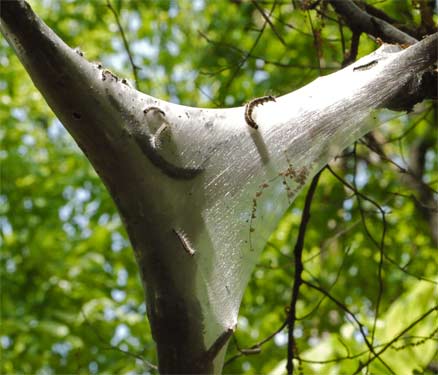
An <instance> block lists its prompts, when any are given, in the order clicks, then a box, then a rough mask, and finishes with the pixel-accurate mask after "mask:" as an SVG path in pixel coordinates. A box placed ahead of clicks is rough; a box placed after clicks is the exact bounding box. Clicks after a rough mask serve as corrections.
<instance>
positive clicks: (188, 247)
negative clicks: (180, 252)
mask: <svg viewBox="0 0 438 375" xmlns="http://www.w3.org/2000/svg"><path fill="white" fill-rule="evenodd" d="M172 230H173V233H175V234H176V236H177V237H178V239H179V241H180V242H181V245H182V246H183V248H184V251H185V252H186V253H187V254H189V255H190V256H193V255H195V252H196V251H195V249H194V248H193V246H192V244H191V243H190V241H189V239H188V237H187V234H186V233H184V232H183V231H182V230H180V229H172Z"/></svg>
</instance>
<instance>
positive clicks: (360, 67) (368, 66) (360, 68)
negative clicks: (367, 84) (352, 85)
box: [353, 60, 378, 72]
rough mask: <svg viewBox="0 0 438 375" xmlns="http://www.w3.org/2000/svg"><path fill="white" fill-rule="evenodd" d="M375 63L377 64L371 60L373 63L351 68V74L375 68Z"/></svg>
mask: <svg viewBox="0 0 438 375" xmlns="http://www.w3.org/2000/svg"><path fill="white" fill-rule="evenodd" d="M377 63H378V61H377V60H373V61H371V62H369V63H367V64H364V65H359V66H356V67H354V68H353V72H355V71H356V70H368V69H371V68H372V67H373V66H376V65H377Z"/></svg>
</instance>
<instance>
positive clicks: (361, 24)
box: [330, 0, 417, 45]
mask: <svg viewBox="0 0 438 375" xmlns="http://www.w3.org/2000/svg"><path fill="white" fill-rule="evenodd" d="M330 3H331V4H332V6H333V8H334V9H335V11H336V13H338V14H340V15H341V16H342V17H343V18H344V19H345V21H346V22H347V24H348V25H349V26H350V27H351V28H352V29H356V30H360V31H362V32H364V33H367V34H369V35H372V36H374V37H376V38H377V37H378V38H381V39H382V40H383V41H384V42H387V43H400V44H409V45H410V44H414V43H416V42H417V39H415V38H413V37H412V36H410V35H408V34H406V33H404V32H403V31H400V30H399V29H397V28H396V27H394V26H392V25H391V24H390V23H388V22H386V21H384V20H382V19H380V18H378V17H373V16H371V15H369V14H368V13H367V12H365V11H363V10H362V9H360V8H359V7H358V6H357V5H356V4H355V3H354V2H353V1H352V0H342V1H339V0H330Z"/></svg>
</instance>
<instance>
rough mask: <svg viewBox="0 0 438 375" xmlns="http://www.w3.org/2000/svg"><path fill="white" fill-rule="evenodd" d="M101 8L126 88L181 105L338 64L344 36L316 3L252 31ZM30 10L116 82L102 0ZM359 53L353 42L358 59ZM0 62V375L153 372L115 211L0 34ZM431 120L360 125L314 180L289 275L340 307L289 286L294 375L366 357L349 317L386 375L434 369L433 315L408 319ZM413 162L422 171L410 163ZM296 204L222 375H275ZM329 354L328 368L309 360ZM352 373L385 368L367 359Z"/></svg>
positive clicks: (184, 8) (231, 21) (241, 9)
mask: <svg viewBox="0 0 438 375" xmlns="http://www.w3.org/2000/svg"><path fill="white" fill-rule="evenodd" d="M111 1H112V3H111V4H112V6H113V8H114V10H115V11H116V12H117V14H118V15H119V17H120V23H121V25H122V27H123V29H124V33H125V35H126V38H127V40H128V41H129V44H130V48H131V51H132V55H133V59H134V63H135V65H137V66H138V67H140V69H138V70H137V74H138V88H139V89H140V90H141V91H144V92H146V93H148V94H150V95H153V96H157V97H160V98H162V99H165V100H170V101H172V102H180V103H184V104H185V105H193V106H208V107H216V106H227V107H230V106H238V105H243V104H244V103H245V101H247V100H249V99H250V98H253V97H257V96H262V95H266V94H274V95H282V94H285V93H287V92H289V91H293V90H295V89H297V88H299V87H301V86H303V85H305V84H306V83H308V82H310V81H312V80H314V79H315V78H317V77H318V76H320V75H324V74H328V73H330V72H333V71H336V70H338V69H340V67H341V64H342V61H343V59H344V56H345V55H346V54H347V52H348V51H347V50H348V48H349V45H350V39H351V31H350V30H349V29H348V28H347V27H346V26H340V24H339V17H338V16H337V15H336V14H335V13H334V12H333V11H332V9H331V8H330V7H328V6H327V5H325V3H324V2H323V3H322V4H320V5H319V6H318V7H317V8H315V9H313V10H306V9H303V7H302V6H300V5H305V3H308V2H306V1H303V2H300V1H292V2H291V1H276V2H274V1H271V0H270V1H259V2H257V4H258V5H259V7H260V8H261V9H262V10H263V11H264V12H265V13H266V14H271V20H272V25H268V24H266V23H265V21H264V18H263V16H262V14H261V13H260V11H259V10H258V8H257V7H256V6H255V4H254V2H252V1H239V0H234V1H232V0H229V1H226V0H220V1H205V0H193V1H192V0H178V1H169V0H146V1H133V0H131V1H128V0H111ZM373 3H374V6H376V7H378V8H379V9H382V10H384V11H385V12H387V14H389V15H391V17H393V18H394V19H397V20H399V21H400V22H404V23H406V24H408V25H410V26H412V27H413V26H415V25H416V24H417V23H418V22H419V21H418V20H419V11H418V9H417V7H416V4H417V3H418V2H417V1H412V2H411V1H407V0H398V1H389V0H388V1H377V2H373ZM30 4H31V5H32V7H33V8H34V10H35V11H36V13H37V14H38V15H39V16H40V17H41V18H42V19H43V20H44V21H45V22H46V23H47V24H48V25H49V26H50V27H51V28H53V29H54V30H55V31H56V32H57V33H58V34H59V35H60V37H61V38H62V39H64V41H65V42H66V43H67V44H69V45H70V46H71V47H77V46H79V47H80V48H81V50H82V51H83V52H84V53H85V56H86V58H87V59H89V60H92V61H101V62H102V63H103V65H104V66H105V67H108V68H110V69H111V70H113V71H114V72H115V73H117V74H118V75H120V76H124V77H127V78H128V79H130V80H131V81H132V82H133V81H134V75H133V70H132V69H133V68H132V66H131V65H130V63H129V58H128V55H127V53H126V50H125V48H124V46H123V41H122V38H121V34H120V32H119V29H118V26H117V23H116V21H115V17H114V14H113V13H112V12H111V11H110V9H109V8H108V6H107V1H106V0H94V1H91V2H90V1H88V0H74V1H68V0H62V1H60V0H33V1H30ZM294 4H295V5H296V6H294ZM435 17H436V16H435ZM435 20H436V19H435ZM376 48H377V45H376V43H375V41H374V40H372V39H371V38H369V37H368V36H366V35H364V34H362V36H361V38H360V44H359V57H360V56H362V55H365V54H367V53H369V52H370V51H372V50H374V49H376ZM0 65H1V68H2V69H0V89H1V90H0V123H1V124H2V126H1V127H0V138H1V150H0V160H1V176H0V177H1V193H0V236H1V237H0V245H1V249H2V250H1V256H0V257H1V258H0V261H1V264H0V267H1V268H0V270H1V333H0V350H1V367H0V372H1V373H4V374H16V373H25V374H73V373H74V374H76V373H81V374H82V373H91V374H96V373H111V374H139V373H150V372H152V373H154V372H155V370H154V368H153V367H151V366H150V364H149V362H151V363H152V364H156V354H155V346H154V342H153V340H152V337H151V334H150V329H149V325H148V322H147V320H146V317H145V316H146V315H145V312H146V307H145V304H144V300H143V290H142V286H141V283H140V278H139V275H138V271H137V268H136V264H135V260H134V257H133V253H132V250H131V248H130V244H129V242H128V239H127V236H126V233H125V231H124V229H123V225H122V223H121V221H120V219H119V216H118V214H117V212H116V209H115V206H114V204H113V203H112V201H111V199H110V197H109V195H108V193H107V191H106V190H105V188H104V186H103V185H102V183H101V182H100V180H99V178H98V177H97V175H96V173H95V172H94V170H93V169H92V167H91V166H90V164H89V163H88V161H87V160H86V158H85V156H84V155H82V154H81V153H80V151H79V149H78V147H77V146H76V144H75V143H74V142H73V141H72V139H71V138H70V136H69V135H68V134H67V132H66V131H65V130H64V128H63V127H62V125H61V124H60V122H59V121H58V120H57V119H56V118H55V117H54V115H53V113H52V112H51V111H50V109H49V108H48V106H47V104H46V103H45V102H44V100H43V99H42V97H41V95H40V94H39V93H38V91H37V90H36V89H35V88H34V86H33V84H32V82H31V80H30V79H29V77H28V75H27V73H26V72H25V70H24V68H23V67H22V65H21V64H20V63H19V61H18V60H17V58H16V57H15V55H14V53H13V51H12V50H11V49H10V48H9V46H8V45H7V43H6V41H5V40H4V38H3V37H1V38H0ZM133 84H134V82H133ZM334 89H336V88H334ZM437 113H438V112H437V108H436V105H434V104H433V103H430V102H424V103H421V104H420V105H417V107H416V108H415V110H414V111H413V112H411V113H409V114H403V113H396V112H389V111H380V112H377V113H376V114H375V116H374V117H373V118H372V119H370V121H377V122H378V123H379V124H381V125H382V126H381V127H380V128H378V129H377V130H376V131H374V132H373V134H372V137H371V138H364V139H363V140H360V141H359V142H357V143H356V144H355V145H353V146H351V147H350V148H349V149H348V150H345V152H344V154H343V155H341V156H340V157H339V158H337V159H336V160H335V161H334V162H332V163H331V168H332V169H331V170H328V169H326V170H325V171H324V172H323V174H322V177H321V179H320V182H319V185H318V188H317V192H316V195H315V198H314V201H313V204H312V216H311V220H310V224H309V227H308V231H307V234H306V238H305V246H304V252H303V261H304V273H303V278H304V279H305V280H307V281H308V282H310V283H312V284H314V285H318V286H319V287H320V288H322V289H324V290H325V291H327V293H329V294H330V296H332V297H333V298H335V299H336V300H337V301H339V302H340V303H341V305H339V304H336V303H335V302H334V301H333V300H332V299H330V298H329V297H328V296H327V295H324V294H323V293H321V292H320V291H318V290H316V289H314V288H311V287H309V286H307V285H303V286H302V287H301V294H300V299H299V301H298V305H297V314H298V317H302V319H299V320H298V321H297V323H296V326H295V331H294V336H295V337H296V340H297V350H298V352H299V354H300V356H301V358H302V359H303V360H302V361H301V363H298V365H299V369H300V371H301V372H302V373H304V374H313V373H315V374H340V373H354V371H355V370H356V369H357V367H358V365H359V363H360V361H362V362H364V361H365V360H367V359H368V358H369V352H368V351H367V347H366V344H365V343H364V340H363V337H362V336H361V334H360V332H359V328H358V326H357V324H355V323H354V320H353V319H352V314H354V316H355V317H356V318H357V319H358V320H360V322H361V323H362V324H363V326H364V330H365V332H366V333H367V334H369V336H368V338H369V339H371V338H370V337H371V332H372V331H373V327H375V334H374V336H375V337H374V340H373V345H374V346H375V347H376V351H378V350H380V349H382V348H384V347H385V345H386V344H387V343H390V345H389V347H388V348H386V350H385V353H384V354H383V357H382V358H384V359H385V361H386V362H387V363H390V364H391V367H392V368H393V370H395V371H396V373H397V374H413V373H430V374H432V373H436V371H437V367H438V361H437V349H436V348H437V347H438V345H437V337H438V336H437V329H438V323H437V321H438V319H437V312H436V311H435V312H432V313H430V314H429V315H427V316H426V317H425V318H424V319H419V317H421V316H422V315H423V314H425V313H427V312H428V311H429V310H430V309H433V307H434V306H436V304H437V302H436V301H437V297H438V296H437V280H438V279H437V268H438V264H437V262H438V260H437V248H436V246H437V243H436V241H437V239H436V237H434V234H433V231H434V228H433V225H434V224H433V223H434V222H433V217H434V216H433V215H435V216H436V190H437V188H438V159H437V150H436V142H437V133H438V132H437V123H438V121H437V119H438V114H437ZM371 141H372V142H371ZM371 144H373V146H372V147H371ZM419 145H420V146H421V145H423V146H424V145H426V146H427V147H426V149H424V147H425V146H424V147H423V148H421V147H420V148H419ZM418 149H421V150H422V151H423V154H422V157H423V159H421V158H420V159H421V160H422V164H421V165H420V167H419V168H414V167H415V166H416V164H415V161H416V160H417V159H415V155H417V154H416V153H415V152H417V151H418ZM373 150H374V151H373ZM332 171H333V173H332ZM336 176H339V178H337V177H336ZM342 181H345V182H348V183H349V184H351V185H352V186H353V187H354V189H357V190H358V191H360V192H361V194H362V195H358V194H355V192H354V191H352V190H351V189H349V188H348V187H347V186H346V185H345V184H344V183H343V182H342ZM424 189H425V190H426V191H428V192H429V195H427V194H426V195H427V196H426V198H427V197H429V198H430V197H432V199H429V200H427V199H426V198H425V197H424V196H423V195H424V194H423V193H424ZM304 193H305V191H303V193H302V194H301V195H300V196H299V197H298V198H297V199H296V201H295V202H294V203H293V205H292V206H291V207H290V209H289V210H288V211H287V212H286V213H285V215H284V218H283V219H282V221H281V222H280V223H279V226H278V229H277V230H276V231H275V232H274V233H273V234H272V236H271V238H270V239H269V241H268V245H267V246H266V248H265V250H264V251H263V254H262V256H261V259H260V262H259V264H258V266H257V268H256V270H255V272H254V274H253V277H252V280H251V282H250V284H249V287H248V289H247V291H246V294H245V296H244V300H243V304H242V308H241V312H240V314H241V315H240V318H239V325H238V330H237V332H236V334H235V337H234V338H233V340H231V342H230V345H229V350H228V354H227V360H228V363H227V365H226V367H225V373H245V374H254V373H263V374H267V373H270V372H272V373H273V374H277V373H278V374H281V373H283V372H284V359H285V358H286V345H287V332H286V331H285V330H283V331H281V332H280V333H278V334H277V335H275V336H273V337H272V338H271V339H269V340H267V341H266V342H265V343H263V345H261V346H258V343H259V342H260V341H262V340H264V339H265V338H267V337H269V336H270V335H272V333H274V332H275V331H276V330H277V329H278V328H279V327H280V326H281V325H282V324H283V323H284V321H285V319H286V315H287V312H286V311H287V306H289V304H290V299H291V290H292V284H293V277H294V262H293V257H292V255H293V254H292V252H293V248H294V244H295V239H296V236H297V232H298V227H299V224H300V219H301V213H302V207H303V201H304V196H305V194H304ZM365 198H369V199H371V200H372V201H374V202H376V203H377V205H374V204H373V203H370V202H369V201H367V200H366V199H365ZM425 199H426V200H425ZM434 205H435V207H434ZM249 210H250V208H249ZM267 240H268V239H267ZM343 306H344V307H347V308H348V309H349V311H350V312H351V314H349V313H347V312H346V311H345V309H344V307H343ZM376 312H377V314H376ZM418 319H419V320H418ZM416 320H418V322H417V324H415V325H414V326H413V328H412V329H411V330H409V331H407V332H405V333H404V334H401V335H400V337H398V335H399V334H400V333H401V332H402V331H403V330H404V329H405V328H406V327H408V326H409V325H410V324H412V323H413V322H415V321H416ZM394 338H396V339H397V338H398V340H396V341H394V342H391V340H394ZM251 347H255V349H256V350H253V352H254V351H255V352H257V353H256V354H255V355H251V356H249V355H248V354H249V353H250V351H245V350H243V349H245V348H251ZM259 347H260V349H261V350H260V352H259V350H258V349H259ZM357 353H363V354H362V355H361V356H357V357H354V355H355V354H357ZM342 357H348V359H345V360H341V359H342ZM330 359H335V361H329V362H327V363H319V364H318V363H312V362H311V361H326V360H330ZM336 359H337V360H336ZM369 371H370V373H375V374H377V373H378V374H385V373H391V372H389V370H388V369H387V368H386V367H385V366H383V365H382V363H381V362H379V361H377V360H375V361H373V362H372V364H371V365H370V367H369Z"/></svg>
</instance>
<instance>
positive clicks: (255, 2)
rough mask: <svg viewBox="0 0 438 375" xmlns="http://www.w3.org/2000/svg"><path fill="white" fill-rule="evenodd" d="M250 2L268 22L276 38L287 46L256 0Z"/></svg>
mask: <svg viewBox="0 0 438 375" xmlns="http://www.w3.org/2000/svg"><path fill="white" fill-rule="evenodd" d="M251 2H252V4H253V5H254V6H255V7H256V8H257V10H258V11H259V12H260V14H261V15H262V17H263V18H264V20H265V21H266V22H267V23H268V25H269V26H270V27H271V30H272V32H273V33H274V34H275V36H276V37H277V38H278V40H279V41H280V42H281V44H283V46H285V47H287V44H286V42H285V41H284V39H283V37H282V36H281V34H280V33H279V32H278V31H277V29H276V28H275V26H274V24H273V23H272V21H271V20H270V19H269V17H268V15H267V14H266V13H265V11H264V10H263V9H262V7H261V6H260V5H259V4H258V3H257V0H251Z"/></svg>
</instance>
